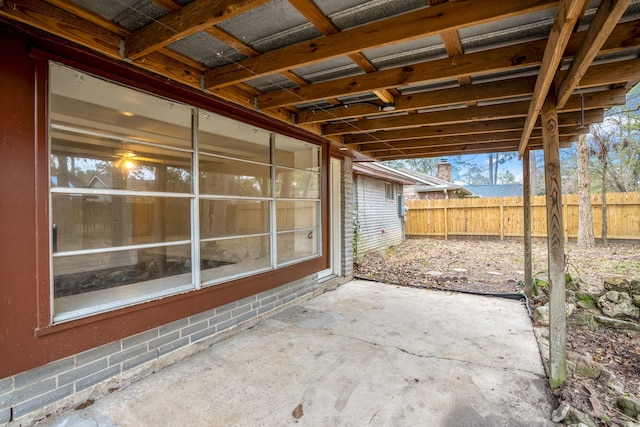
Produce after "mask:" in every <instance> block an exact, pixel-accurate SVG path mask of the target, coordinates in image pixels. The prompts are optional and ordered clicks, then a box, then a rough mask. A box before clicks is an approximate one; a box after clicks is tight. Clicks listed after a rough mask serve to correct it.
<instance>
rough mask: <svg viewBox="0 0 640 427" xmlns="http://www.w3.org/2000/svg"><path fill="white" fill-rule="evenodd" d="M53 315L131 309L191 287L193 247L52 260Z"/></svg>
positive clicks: (141, 250) (181, 246)
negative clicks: (107, 309)
mask: <svg viewBox="0 0 640 427" xmlns="http://www.w3.org/2000/svg"><path fill="white" fill-rule="evenodd" d="M53 282H54V285H53V286H54V298H55V299H54V311H55V314H56V315H59V314H61V313H66V312H70V311H77V310H82V309H89V308H90V309H91V310H92V312H98V311H100V307H101V306H103V307H109V308H113V307H114V306H123V305H129V304H132V303H135V302H139V301H140V300H147V299H149V297H150V296H151V295H154V294H162V293H167V291H169V290H171V289H175V288H178V287H184V286H187V285H190V284H191V246H190V245H177V246H169V247H156V248H150V249H138V250H130V251H116V252H109V253H101V254H91V255H78V256H67V257H54V258H53Z"/></svg>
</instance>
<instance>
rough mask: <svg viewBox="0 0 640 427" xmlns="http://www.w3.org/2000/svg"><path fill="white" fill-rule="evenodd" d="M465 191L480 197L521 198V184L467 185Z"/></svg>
mask: <svg viewBox="0 0 640 427" xmlns="http://www.w3.org/2000/svg"><path fill="white" fill-rule="evenodd" d="M465 188H466V189H467V190H469V191H470V192H472V193H473V194H474V195H475V196H480V197H522V191H523V190H522V184H502V185H467V186H465Z"/></svg>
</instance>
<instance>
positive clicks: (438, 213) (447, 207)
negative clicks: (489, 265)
mask: <svg viewBox="0 0 640 427" xmlns="http://www.w3.org/2000/svg"><path fill="white" fill-rule="evenodd" d="M578 200H579V197H578V195H577V194H566V195H563V196H562V205H563V214H564V220H563V222H564V227H565V230H564V232H565V236H566V238H568V239H575V238H577V237H578ZM545 203H546V199H545V196H532V197H531V235H532V237H546V235H547V220H546V215H547V214H546V204H545ZM591 203H592V206H593V229H594V234H595V237H596V238H601V237H602V196H601V195H600V194H593V195H592V196H591ZM406 204H407V206H408V207H409V212H408V213H407V219H406V234H407V236H415V237H417V236H429V237H439V238H445V239H446V238H448V237H449V236H456V235H458V236H484V237H489V236H490V237H496V238H505V237H522V233H523V229H524V225H523V222H522V219H523V200H522V197H504V198H500V197H494V198H469V199H448V200H444V199H427V200H407V201H406ZM607 227H608V237H609V238H610V239H619V240H640V193H638V192H633V193H608V194H607Z"/></svg>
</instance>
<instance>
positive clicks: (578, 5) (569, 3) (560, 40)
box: [518, 0, 587, 157]
mask: <svg viewBox="0 0 640 427" xmlns="http://www.w3.org/2000/svg"><path fill="white" fill-rule="evenodd" d="M586 1H587V0H560V3H559V4H558V11H557V12H556V17H555V20H554V23H553V26H552V27H551V33H550V34H549V38H548V39H547V46H546V48H545V50H544V56H543V58H542V64H541V65H540V70H539V71H538V79H537V80H536V87H535V89H534V90H533V99H532V100H531V104H530V105H529V113H528V114H527V120H526V122H525V125H524V129H523V131H522V138H521V139H520V146H519V147H518V155H519V157H522V154H523V153H524V149H525V147H526V146H527V140H528V139H529V135H531V131H532V130H533V126H534V123H535V121H536V119H537V118H538V116H539V115H540V111H541V110H542V104H543V103H544V100H545V98H546V97H547V93H548V92H549V87H550V86H551V83H553V78H554V77H555V75H556V72H557V71H558V67H559V65H560V61H561V60H562V57H563V56H564V51H565V48H566V47H567V45H568V44H569V39H570V38H571V33H572V32H573V29H574V27H575V25H576V22H577V21H578V19H579V18H580V16H581V15H580V14H581V13H582V11H583V10H584V3H585V2H586Z"/></svg>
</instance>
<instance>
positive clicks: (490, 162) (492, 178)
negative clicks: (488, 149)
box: [489, 153, 495, 185]
mask: <svg viewBox="0 0 640 427" xmlns="http://www.w3.org/2000/svg"><path fill="white" fill-rule="evenodd" d="M489 185H495V179H494V176H493V153H491V154H489Z"/></svg>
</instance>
